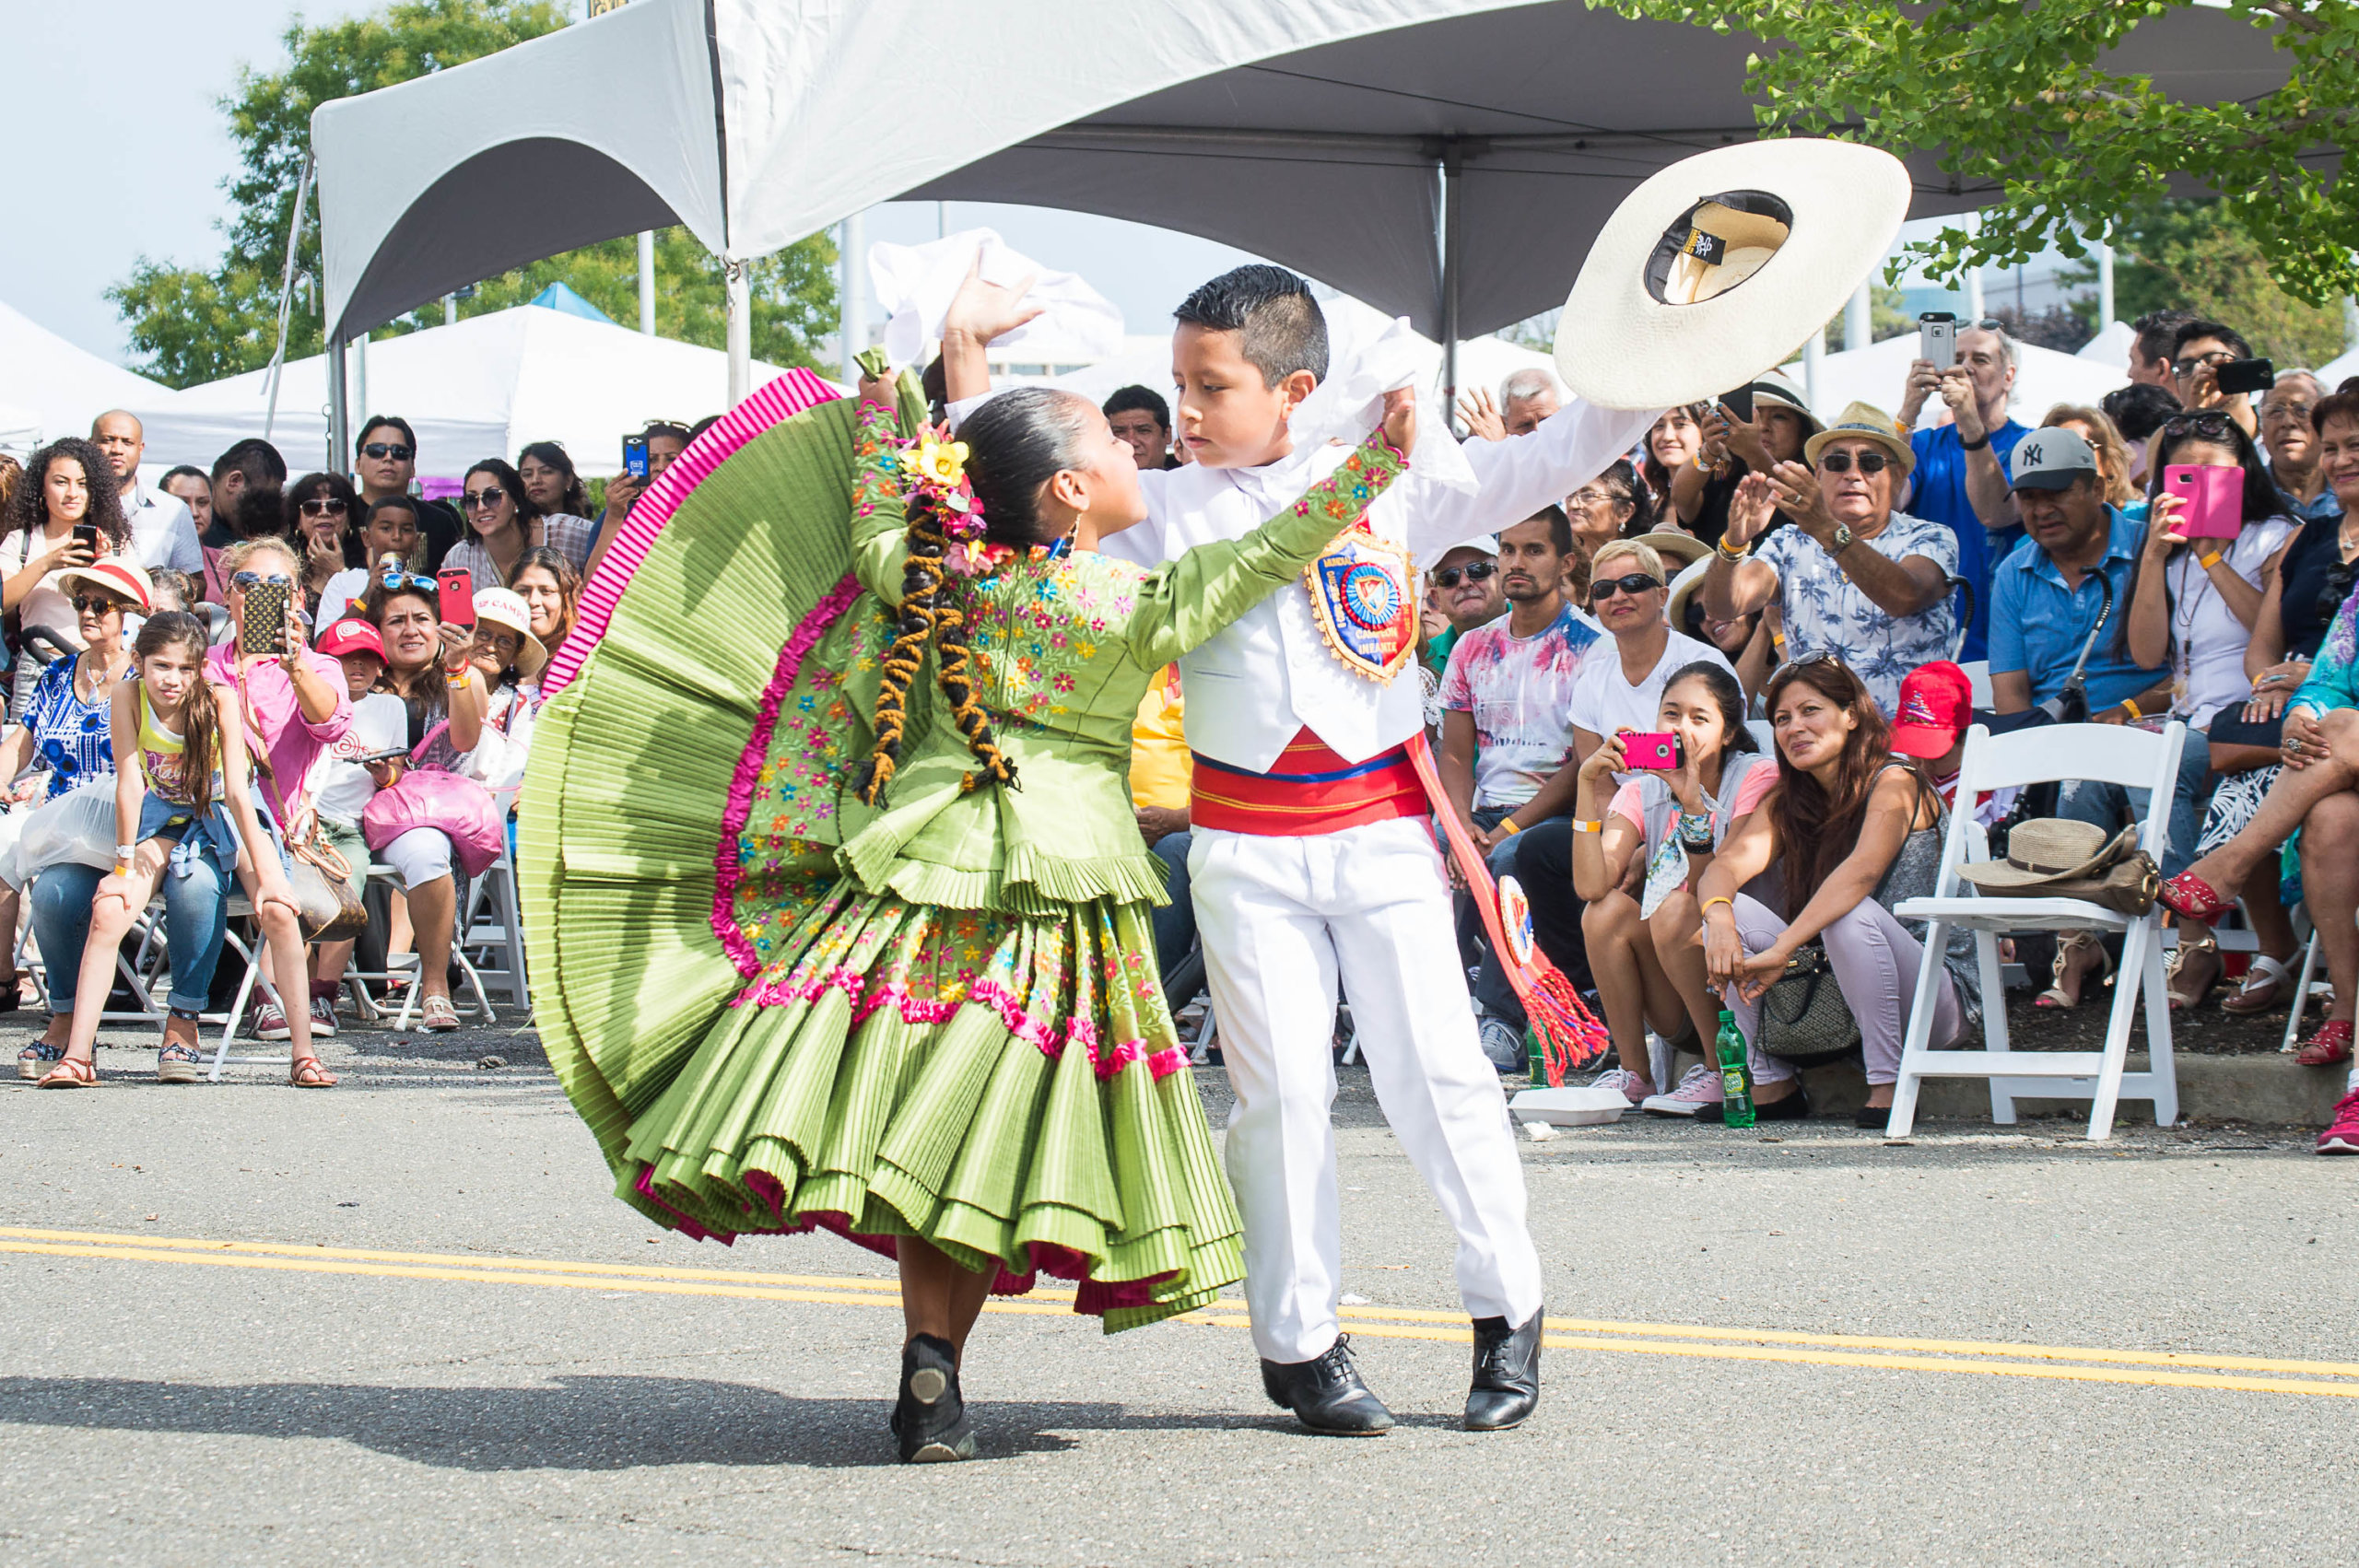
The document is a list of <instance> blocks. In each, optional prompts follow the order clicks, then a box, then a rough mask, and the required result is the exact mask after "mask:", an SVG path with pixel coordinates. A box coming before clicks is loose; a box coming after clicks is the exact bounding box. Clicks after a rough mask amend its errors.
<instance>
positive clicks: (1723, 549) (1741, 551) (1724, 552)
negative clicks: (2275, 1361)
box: [1712, 534, 1753, 562]
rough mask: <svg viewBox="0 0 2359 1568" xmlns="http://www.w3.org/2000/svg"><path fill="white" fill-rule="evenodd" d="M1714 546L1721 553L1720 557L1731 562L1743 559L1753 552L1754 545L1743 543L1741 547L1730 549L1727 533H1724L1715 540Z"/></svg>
mask: <svg viewBox="0 0 2359 1568" xmlns="http://www.w3.org/2000/svg"><path fill="white" fill-rule="evenodd" d="M1712 548H1713V549H1715V550H1718V551H1719V553H1720V559H1722V560H1724V561H1729V562H1736V561H1742V560H1743V559H1744V558H1745V557H1746V556H1750V555H1752V554H1753V546H1752V545H1750V544H1746V545H1743V546H1742V547H1741V548H1738V549H1734V550H1731V549H1730V548H1729V542H1728V536H1727V535H1726V534H1722V535H1721V536H1720V537H1719V539H1717V540H1715V541H1713V543H1712Z"/></svg>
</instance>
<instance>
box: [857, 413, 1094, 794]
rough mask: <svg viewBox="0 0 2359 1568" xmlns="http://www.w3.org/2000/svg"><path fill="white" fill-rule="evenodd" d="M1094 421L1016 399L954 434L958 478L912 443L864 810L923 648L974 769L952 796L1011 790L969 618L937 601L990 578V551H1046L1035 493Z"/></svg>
mask: <svg viewBox="0 0 2359 1568" xmlns="http://www.w3.org/2000/svg"><path fill="white" fill-rule="evenodd" d="M1096 414H1097V409H1096V408H1095V406H1094V405H1092V404H1090V402H1089V401H1088V400H1087V399H1086V398H1083V397H1079V396H1076V395H1075V394H1074V393H1072V392H1060V391H1055V390H1052V389H1050V388H1047V387H1020V388H1017V389H1015V391H1012V392H1003V393H1001V394H1000V395H998V396H997V397H994V398H992V400H991V401H990V402H988V403H986V404H983V405H982V406H981V407H980V408H979V409H977V410H976V411H975V413H974V415H972V416H971V417H969V418H968V421H967V423H966V426H965V427H964V428H963V429H962V430H961V431H960V432H959V434H960V435H961V436H963V437H964V438H965V442H964V445H965V446H966V448H967V451H966V454H965V457H964V463H963V472H962V468H961V463H960V461H959V458H958V456H957V449H956V448H955V447H950V446H946V445H945V444H944V443H940V442H935V441H924V442H921V444H920V446H919V447H918V449H917V450H916V452H915V454H914V455H915V458H916V462H915V463H914V465H905V468H909V469H911V470H912V471H911V472H910V478H909V482H908V485H907V492H906V495H905V497H904V506H905V509H906V510H907V512H908V515H909V532H908V534H907V539H908V544H909V562H908V565H907V567H906V568H904V570H903V572H902V576H901V612H900V619H899V620H898V622H897V623H896V625H895V627H894V636H893V642H892V645H891V646H890V647H889V648H887V649H886V652H885V657H884V660H883V664H884V679H883V682H882V685H881V686H880V687H879V689H878V692H877V696H876V742H875V744H874V747H873V748H872V749H871V750H870V753H869V755H868V758H867V760H866V761H865V762H863V764H862V765H861V767H860V771H859V773H858V774H857V775H855V777H854V779H853V784H852V789H853V792H854V794H855V795H857V796H858V798H859V799H860V801H861V802H862V803H863V805H870V806H874V805H876V804H878V803H879V802H882V801H883V799H884V796H885V791H886V788H887V787H888V786H889V785H890V784H891V783H892V781H893V775H894V773H895V771H896V770H897V769H898V766H900V761H901V745H902V740H903V737H904V735H905V733H906V731H907V728H908V724H909V691H910V685H911V684H912V683H914V682H915V681H916V679H917V673H918V670H919V667H920V666H921V664H922V663H923V662H924V661H925V654H926V649H928V648H929V647H931V648H933V650H934V653H935V662H934V684H935V685H937V686H938V687H940V688H941V691H942V695H943V696H944V697H945V698H946V699H947V700H948V702H949V704H950V716H951V719H952V720H953V722H955V723H956V724H957V726H958V732H959V733H960V734H961V735H963V736H965V737H966V741H967V750H968V752H969V753H971V754H972V755H973V756H974V757H975V759H976V761H977V762H979V763H980V764H981V765H982V766H981V767H980V770H979V771H975V772H969V773H968V774H966V775H965V776H964V777H963V778H961V780H960V785H959V787H960V788H961V789H962V790H973V789H975V788H976V787H978V786H979V785H980V784H982V783H984V782H986V781H987V780H988V781H989V782H992V783H996V784H1004V785H1007V786H1008V787H1010V788H1011V789H1013V788H1018V787H1019V786H1018V785H1017V784H1016V778H1015V764H1014V763H1013V762H1010V761H1009V760H1008V758H1007V755H1006V754H1005V753H1004V752H1003V751H1002V750H1001V749H1000V745H999V741H998V738H997V737H996V735H995V734H994V733H993V732H992V724H991V720H990V717H989V715H988V714H986V712H985V711H984V709H983V706H982V704H981V703H980V701H979V700H978V699H977V697H976V695H975V685H974V680H973V677H972V675H971V674H970V673H969V660H970V658H971V654H970V653H969V651H968V646H967V617H966V614H965V612H964V611H963V610H961V609H960V608H959V605H958V603H957V601H956V596H955V595H952V594H951V593H949V592H948V591H946V590H947V589H948V586H949V583H948V579H949V578H950V577H952V576H953V575H966V574H968V573H971V572H974V571H977V570H983V571H988V570H990V569H992V567H991V566H990V565H987V564H985V563H986V562H988V561H989V560H990V557H991V556H992V554H993V552H992V550H991V549H990V548H989V547H990V546H998V547H1001V550H1002V551H1005V550H1020V549H1027V548H1029V547H1031V546H1032V545H1035V544H1045V543H1048V541H1047V540H1045V539H1043V538H1042V537H1041V535H1042V533H1043V532H1044V529H1043V525H1042V523H1041V521H1040V518H1039V497H1040V495H1041V492H1042V490H1043V489H1044V487H1045V486H1047V485H1048V483H1049V481H1050V479H1051V478H1053V477H1055V475H1056V474H1058V472H1059V471H1061V470H1063V469H1071V468H1079V467H1081V466H1082V465H1083V464H1084V463H1085V462H1086V461H1087V458H1086V452H1085V451H1084V450H1083V446H1082V441H1083V438H1084V436H1085V435H1086V433H1087V427H1088V419H1089V416H1090V415H1096ZM1101 417H1102V416H1101Z"/></svg>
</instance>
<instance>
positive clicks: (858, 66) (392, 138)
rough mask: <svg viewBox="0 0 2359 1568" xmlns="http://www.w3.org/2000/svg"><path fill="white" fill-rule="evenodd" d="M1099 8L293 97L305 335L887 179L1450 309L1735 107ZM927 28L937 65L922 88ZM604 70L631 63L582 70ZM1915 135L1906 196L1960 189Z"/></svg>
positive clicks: (1602, 81) (882, 28)
mask: <svg viewBox="0 0 2359 1568" xmlns="http://www.w3.org/2000/svg"><path fill="white" fill-rule="evenodd" d="M1108 16H1109V13H1108V11H1107V9H1106V7H1105V6H1103V5H1102V4H1101V3H1100V0H1027V6H1025V8H1024V25H1022V26H1020V27H1016V26H1011V25H1009V22H1008V18H1007V15H1006V12H1005V10H1004V8H1003V7H1000V6H943V5H940V4H930V3H926V0H801V3H799V4H794V5H782V4H779V3H777V0H635V3H634V4H632V5H629V6H621V7H618V8H616V9H615V10H613V11H609V12H607V13H605V14H604V15H603V16H599V17H596V18H591V19H590V20H588V21H586V22H584V23H581V24H580V25H578V26H575V27H571V28H568V29H563V30H561V31H559V32H557V33H554V34H550V35H548V36H546V37H544V38H540V39H535V40H534V41H531V42H529V43H524V44H520V45H518V46H517V47H515V48H513V49H511V50H507V51H504V52H503V53H499V54H496V55H493V56H490V57H488V58H487V59H483V60H478V61H474V62H471V63H469V64H464V65H460V66H456V67H454V68H452V69H450V70H446V71H441V72H438V73H435V74H433V75H431V76H425V77H421V78H419V79H417V80H415V81H410V82H405V83H403V84H401V85H399V86H397V87H392V88H383V89H381V90H380V91H377V92H373V93H370V94H366V95H364V96H362V97H359V98H355V99H340V100H337V101H335V102H333V103H328V104H325V105H323V106H322V107H321V108H320V110H319V111H317V113H316V114H315V115H314V116H313V120H312V141H313V146H314V147H315V149H316V150H317V153H318V156H319V159H320V204H321V206H320V210H321V221H322V230H323V252H324V255H325V271H326V282H327V320H328V322H329V330H330V335H331V340H332V341H337V340H341V339H345V338H348V337H351V336H354V335H357V334H358V333H359V332H361V331H363V330H366V329H367V328H368V327H370V326H371V325H373V324H374V323H376V322H382V321H385V320H388V319H390V318H391V317H393V316H394V315H397V314H399V313H401V312H403V311H405V310H412V309H415V308H417V307H418V306H420V305H423V304H425V303H427V302H428V301H429V300H432V299H434V298H438V297H439V296H440V295H441V294H443V293H444V292H446V291H448V290H450V289H452V288H454V287H460V286H463V285H465V284H469V283H473V282H475V281H476V280H478V279H480V278H484V277H488V276H491V275H494V274H497V273H499V272H501V271H504V270H506V269H508V268H511V267H514V266H518V265H521V264H522V263H527V262H530V261H533V260H535V259H537V258H539V257H542V256H546V255H548V254H551V253H553V252H557V251H560V250H563V249H565V248H567V247H569V246H574V245H580V244H585V243H588V242H590V241H592V240H603V239H608V238H612V237H614V236H616V235H620V234H625V233H628V232H631V231H633V230H635V229H640V228H650V227H652V226H655V225H658V224H663V223H667V222H675V221H676V222H679V223H682V224H685V225H686V226H687V228H688V229H689V230H690V231H691V232H693V233H694V234H695V235H696V236H697V238H698V240H701V241H703V243H704V244H705V246H706V247H707V248H708V249H710V250H711V251H712V252H715V253H717V254H719V255H721V256H722V257H723V258H725V259H728V260H733V261H737V260H746V259H751V258H755V257H758V256H761V255H765V254H767V253H769V252H772V251H776V250H778V249H780V248H781V247H783V246H785V245H788V244H791V243H792V242H793V241H794V240H799V239H801V238H802V237H803V236H804V235H806V234H810V233H813V232H816V230H818V229H821V228H826V227H827V225H829V224H831V223H833V222H835V221H836V220H837V219H839V218H841V217H843V216H846V215H847V214H851V213H856V212H859V211H862V210H863V209H864V208H866V207H868V206H870V205H873V204H874V203H877V202H881V201H887V200H891V199H893V198H895V197H898V196H904V195H907V196H914V197H920V198H928V197H944V198H946V197H956V198H959V199H972V200H984V201H1005V202H1025V203H1032V204H1036V205H1051V206H1062V207H1071V208H1075V209H1078V210H1082V211H1087V212H1097V213H1104V214H1108V215H1109V216H1119V217H1129V218H1135V219H1139V220H1141V221H1144V222H1149V223H1155V224H1159V225H1162V226H1165V227H1167V228H1179V229H1182V230H1185V231H1188V232H1191V233H1196V234H1202V235H1205V236H1208V237H1210V238H1213V239H1217V240H1226V241H1227V242H1229V243H1231V244H1235V245H1238V246H1241V247H1243V248H1245V249H1247V250H1250V251H1252V252H1256V253H1258V254H1261V255H1265V256H1268V257H1271V258H1272V259H1273V260H1276V261H1279V262H1283V263H1286V264H1288V265H1291V266H1294V267H1296V268H1297V269H1298V270H1300V271H1302V272H1304V273H1307V274H1309V275H1311V276H1313V277H1317V278H1320V279H1321V280H1323V281H1325V282H1327V283H1329V284H1332V285H1333V286H1335V287H1339V288H1341V289H1343V290H1344V291H1345V292H1347V293H1350V294H1352V295H1355V296H1356V297H1358V298H1363V299H1366V300H1367V301H1368V302H1369V303H1370V304H1372V305H1374V306H1375V307H1376V308H1378V309H1379V310H1384V311H1387V312H1391V313H1400V314H1406V315H1408V316H1410V317H1411V318H1412V320H1413V321H1414V322H1415V323H1416V325H1417V326H1418V327H1419V329H1420V330H1421V331H1424V332H1426V333H1429V334H1432V335H1435V336H1439V337H1443V338H1445V339H1449V340H1455V339H1457V338H1458V337H1460V336H1462V335H1471V334H1473V333H1480V332H1484V331H1487V330H1489V329H1491V328H1495V327H1497V326H1500V325H1503V324H1505V323H1507V322H1512V321H1516V320H1519V319H1520V318H1522V317H1524V316H1527V315H1530V314H1532V313H1533V312H1535V311H1537V310H1543V309H1546V308H1547V307H1548V306H1550V305H1553V304H1555V303H1557V302H1558V301H1560V300H1561V299H1562V298H1564V294H1565V291H1566V289H1567V287H1569V285H1570V281H1571V278H1572V275H1573V274H1574V272H1575V271H1576V270H1577V269H1578V266H1579V259H1580V258H1581V257H1582V256H1583V255H1584V254H1586V253H1587V251H1588V248H1589V244H1590V240H1591V238H1592V237H1593V236H1594V235H1595V233H1596V231H1597V228H1598V227H1599V225H1600V224H1601V223H1602V220H1603V217H1604V216H1605V215H1606V214H1607V213H1608V212H1610V211H1611V210H1612V209H1613V207H1614V205H1615V203H1616V202H1618V201H1619V199H1620V198H1621V196H1622V195H1623V194H1624V193H1625V192H1627V191H1628V190H1630V189H1631V188H1632V187H1633V186H1634V185H1635V184H1636V183H1637V181H1640V180H1642V179H1644V178H1645V177H1646V176H1647V175H1649V174H1650V173H1652V172H1653V171H1654V170H1657V169H1659V168H1661V167H1662V166H1663V165H1665V164H1667V163H1669V162H1671V161H1672V160H1674V159H1676V158H1681V157H1683V156H1685V155H1686V154H1688V153H1691V152H1694V151H1696V150H1699V149H1701V148H1704V147H1707V146H1718V145H1720V144H1721V143H1724V142H1729V141H1736V140H1743V139H1749V138H1750V137H1751V136H1752V135H1753V134H1754V131H1753V105H1752V102H1751V101H1750V100H1749V99H1747V98H1746V97H1745V96H1744V93H1743V67H1744V60H1745V56H1746V54H1747V53H1749V52H1751V51H1753V50H1755V49H1757V48H1759V47H1761V45H1760V43H1759V41H1756V40H1754V39H1751V38H1748V37H1746V36H1744V35H1742V34H1731V35H1729V36H1721V35H1718V34H1715V33H1713V32H1711V31H1710V30H1708V29H1702V28H1695V27H1688V26H1684V25H1681V24H1676V23H1663V22H1647V21H1633V20H1630V19H1627V18H1623V17H1621V16H1619V15H1617V14H1615V13H1614V12H1612V11H1610V10H1607V9H1604V8H1598V9H1591V8H1590V5H1589V4H1588V0H1320V3H1319V4H1316V5H1296V6H1273V5H1271V4H1269V3H1268V0H1130V3H1129V4H1127V5H1125V6H1123V7H1122V8H1121V25H1120V26H1119V27H1114V26H1109V25H1108ZM927 60H932V61H942V60H953V61H957V62H958V68H957V70H955V71H951V72H947V73H933V74H931V75H928V76H925V78H924V80H923V83H922V87H921V89H919V88H913V86H912V84H913V82H914V81H915V80H916V77H915V76H914V75H913V72H914V70H915V68H916V66H917V64H918V63H920V62H921V61H927ZM2109 63H2111V64H2118V65H2119V66H2121V67H2123V68H2126V69H2133V70H2139V71H2144V72H2147V73H2149V74H2151V75H2152V76H2154V79H2155V80H2156V81H2157V82H2158V83H2159V84H2160V85H2162V86H2163V87H2164V88H2165V90H2167V91H2169V92H2171V93H2173V94H2174V95H2175V96H2177V97H2180V98H2184V99H2190V100H2200V101H2207V102H2208V101H2212V100H2216V99H2243V98H2249V97H2251V96H2253V95H2256V94H2259V93H2261V92H2265V91H2268V90H2271V88H2274V87H2276V86H2278V85H2280V84H2281V83H2282V82H2283V79H2284V75H2285V57H2284V56H2283V55H2282V54H2280V53H2276V52H2275V51H2273V50H2272V49H2271V44H2270V41H2269V37H2268V35H2267V34H2266V33H2264V32H2260V31H2258V30H2256V29H2253V28H2252V27H2250V26H2248V25H2247V24H2246V23H2245V22H2243V21H2242V20H2240V19H2239V18H2236V17H2233V16H2231V15H2229V14H2228V13H2227V12H2225V11H2223V10H2214V9H2205V8H2196V9H2191V10H2172V11H2168V12H2166V13H2165V14H2163V15H2162V16H2160V17H2157V18H2154V19H2153V20H2151V21H2149V22H2147V23H2145V24H2144V25H2143V26H2142V27H2141V28H2140V29H2139V30H2138V32H2137V33H2136V34H2135V35H2134V36H2133V37H2132V38H2130V40H2129V41H2127V42H2126V43H2125V45H2124V46H2123V48H2122V49H2121V50H2120V51H2118V57H2117V58H2116V59H2115V60H2113V61H2111V62H2109ZM616 82H628V84H630V90H629V91H628V92H625V93H621V94H616V93H614V92H608V91H602V90H597V87H596V84H612V83H616ZM487 103H496V104H498V105H499V113H497V114H486V113H483V112H481V108H482V106H483V105H484V104H487ZM395 145H398V146H401V147H402V148H403V156H402V157H401V158H398V159H395V160H393V162H392V163H391V164H388V163H387V161H386V160H385V159H384V158H382V157H381V149H382V148H384V147H386V146H395ZM1913 167H1914V169H1915V171H1916V174H1917V178H1918V194H1917V201H1916V203H1915V205H1914V206H1913V207H1912V209H1911V210H1912V212H1914V213H1915V214H1916V215H1917V216H1924V215H1926V214H1931V213H1943V212H1954V211H1960V210H1964V209H1965V208H1967V207H1970V206H1973V205H1977V204H1978V202H1979V201H1980V200H1982V199H1984V198H1985V197H1987V195H1988V194H1989V193H1988V192H1985V191H1979V190H1975V189H1962V188H1960V187H1959V186H1958V184H1957V183H1956V182H1955V181H1952V180H1951V179H1949V177H1947V176H1945V175H1943V174H1942V173H1941V172H1940V171H1939V170H1938V169H1937V168H1936V167H1935V165H1934V162H1933V160H1932V159H1931V158H1919V159H1917V160H1916V162H1915V163H1914V165H1913ZM1445 190H1447V191H1448V192H1449V198H1448V201H1447V203H1445V201H1444V192H1445ZM1445 210H1446V211H1447V214H1448V221H1447V224H1446V226H1445V225H1444V224H1443V223H1442V222H1441V218H1442V215H1443V214H1444V212H1445ZM1444 227H1446V228H1447V229H1448V231H1449V235H1448V243H1447V244H1446V245H1442V244H1438V238H1439V236H1438V230H1439V229H1440V228H1444ZM742 288H743V285H742V280H741V281H740V282H739V283H738V285H737V287H735V288H734V289H733V293H732V303H733V306H734V322H735V331H736V333H738V334H741V335H737V336H733V340H732V347H733V350H735V351H737V352H739V353H741V354H742V352H743V349H742V343H743V338H742V333H743V332H744V331H745V326H744V323H745V307H744V296H743V292H742ZM737 390H739V391H743V390H745V379H744V378H742V377H740V378H738V379H737Z"/></svg>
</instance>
